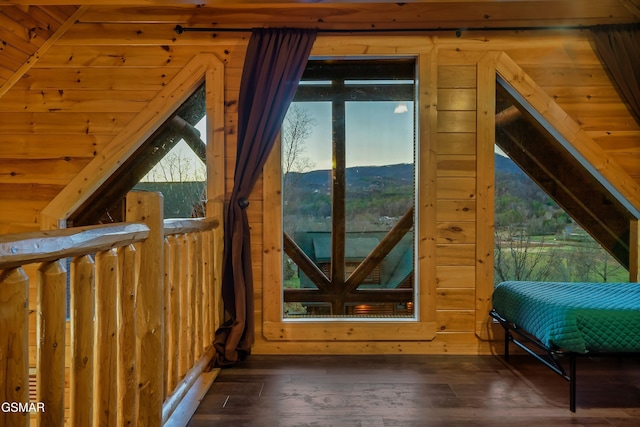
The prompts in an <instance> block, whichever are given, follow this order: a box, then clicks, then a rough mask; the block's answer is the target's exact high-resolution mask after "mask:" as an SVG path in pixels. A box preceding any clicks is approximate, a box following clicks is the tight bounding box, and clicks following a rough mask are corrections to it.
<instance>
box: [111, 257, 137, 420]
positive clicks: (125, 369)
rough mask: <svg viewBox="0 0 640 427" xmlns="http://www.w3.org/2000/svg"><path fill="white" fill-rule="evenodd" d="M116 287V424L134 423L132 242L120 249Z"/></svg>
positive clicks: (135, 368) (134, 370) (135, 402)
mask: <svg viewBox="0 0 640 427" xmlns="http://www.w3.org/2000/svg"><path fill="white" fill-rule="evenodd" d="M118 262H119V269H118V272H119V279H120V280H119V283H118V289H117V296H116V297H117V308H118V310H117V325H118V347H117V360H118V365H117V369H118V377H117V396H118V407H117V414H116V419H117V425H118V426H135V425H137V421H138V420H137V415H138V364H137V352H136V347H137V341H136V319H135V314H136V250H135V248H134V247H133V245H129V246H123V247H121V248H120V249H118Z"/></svg>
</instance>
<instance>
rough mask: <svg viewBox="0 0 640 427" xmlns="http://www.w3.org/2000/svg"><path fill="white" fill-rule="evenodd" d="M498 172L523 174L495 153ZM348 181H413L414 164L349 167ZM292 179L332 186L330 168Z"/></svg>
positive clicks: (294, 174) (355, 183)
mask: <svg viewBox="0 0 640 427" xmlns="http://www.w3.org/2000/svg"><path fill="white" fill-rule="evenodd" d="M495 168H496V173H499V172H503V173H506V174H517V175H522V174H523V172H522V170H521V169H520V168H519V167H518V166H517V165H516V164H515V163H514V162H513V161H512V160H511V159H509V158H508V157H504V156H501V155H499V154H495ZM346 173H347V183H348V185H352V186H356V187H359V186H365V185H371V184H374V183H375V182H377V181H379V180H382V181H384V182H390V181H395V182H396V183H398V184H400V185H401V184H402V183H406V184H407V185H410V184H411V183H412V182H413V176H414V165H412V164H408V163H400V164H395V165H384V166H354V167H350V168H347V171H346ZM290 175H291V179H292V181H294V182H296V185H299V186H308V187H312V188H318V189H319V188H327V189H328V188H330V186H331V171H330V170H328V169H323V170H314V171H310V172H303V173H300V172H290Z"/></svg>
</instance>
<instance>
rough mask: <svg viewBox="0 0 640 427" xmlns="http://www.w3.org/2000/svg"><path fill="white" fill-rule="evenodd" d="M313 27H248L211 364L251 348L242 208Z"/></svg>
mask: <svg viewBox="0 0 640 427" xmlns="http://www.w3.org/2000/svg"><path fill="white" fill-rule="evenodd" d="M316 34H317V31H316V30H312V29H292V28H286V29H285V28H262V29H254V30H253V32H252V34H251V38H250V40H249V44H248V47H247V53H246V57H245V63H244V69H243V71H242V80H241V82H240V94H239V98H238V149H237V157H236V165H235V172H234V184H233V190H232V192H231V197H230V200H229V204H228V206H227V210H226V218H225V235H224V256H223V267H222V299H223V302H224V309H225V315H226V319H227V320H226V321H225V322H224V323H223V325H222V326H221V327H220V328H219V329H218V330H217V331H216V336H215V339H214V346H215V349H216V357H215V359H214V361H213V362H214V364H215V365H216V366H227V365H232V364H234V363H235V362H237V361H238V360H240V359H242V358H244V357H246V356H247V355H248V354H250V353H251V345H252V344H253V342H254V336H255V334H254V307H253V275H252V270H251V242H250V233H249V222H248V219H247V212H246V208H247V206H249V200H248V199H249V195H250V193H251V191H252V190H253V186H254V184H255V183H256V181H257V180H258V178H259V177H260V174H261V173H262V168H263V166H264V164H265V162H266V160H267V157H268V156H269V153H270V151H271V148H272V147H273V145H274V143H275V139H276V137H277V135H278V133H279V132H280V127H281V126H282V122H283V120H284V116H285V114H286V112H287V109H288V108H289V105H290V104H291V101H292V100H293V97H294V95H295V92H296V89H297V88H298V83H299V82H300V78H301V77H302V73H303V72H304V69H305V67H306V65H307V60H308V58H309V54H310V52H311V47H312V46H313V43H314V41H315V38H316Z"/></svg>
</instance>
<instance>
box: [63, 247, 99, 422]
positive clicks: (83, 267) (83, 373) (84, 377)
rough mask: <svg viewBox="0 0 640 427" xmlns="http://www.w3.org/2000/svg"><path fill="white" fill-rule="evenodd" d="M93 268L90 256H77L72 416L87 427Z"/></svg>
mask: <svg viewBox="0 0 640 427" xmlns="http://www.w3.org/2000/svg"><path fill="white" fill-rule="evenodd" d="M94 267H95V265H94V262H93V259H92V258H91V257H90V256H89V255H84V256H82V257H78V258H76V259H74V260H73V262H72V263H71V286H70V294H71V310H70V312H71V319H70V323H71V370H70V373H69V394H70V401H71V405H70V406H71V407H70V408H69V409H70V414H69V417H70V421H71V422H70V424H71V425H72V426H87V425H91V423H92V421H93V330H94V322H93V305H94V291H95V270H94ZM78 402H82V404H79V403H78Z"/></svg>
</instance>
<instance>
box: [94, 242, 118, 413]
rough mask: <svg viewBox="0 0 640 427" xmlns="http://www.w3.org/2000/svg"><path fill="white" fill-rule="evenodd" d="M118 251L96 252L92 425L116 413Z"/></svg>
mask: <svg viewBox="0 0 640 427" xmlns="http://www.w3.org/2000/svg"><path fill="white" fill-rule="evenodd" d="M117 286H118V255H117V254H116V251H115V250H114V249H112V250H109V251H104V252H98V254H97V255H96V288H95V298H96V300H95V317H96V321H95V329H94V343H95V344H94V345H95V346H94V388H93V393H94V394H93V398H94V400H93V410H94V413H93V425H96V426H100V425H115V423H116V413H117V401H116V395H117V393H116V369H117V359H116V358H117V353H116V350H117V340H116V334H117V330H118V327H117V323H116V310H115V308H116V294H117Z"/></svg>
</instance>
